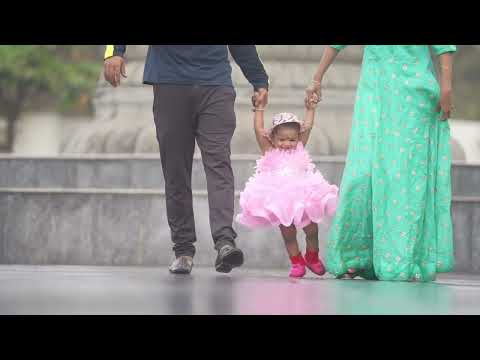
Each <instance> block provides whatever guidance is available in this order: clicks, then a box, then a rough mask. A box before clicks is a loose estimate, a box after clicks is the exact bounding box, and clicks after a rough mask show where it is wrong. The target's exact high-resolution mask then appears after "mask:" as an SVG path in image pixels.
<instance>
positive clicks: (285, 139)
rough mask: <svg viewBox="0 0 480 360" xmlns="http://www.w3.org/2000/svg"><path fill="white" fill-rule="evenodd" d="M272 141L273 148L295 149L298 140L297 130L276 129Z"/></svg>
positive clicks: (280, 127)
mask: <svg viewBox="0 0 480 360" xmlns="http://www.w3.org/2000/svg"><path fill="white" fill-rule="evenodd" d="M272 140H273V141H272V142H273V146H275V147H276V148H277V149H282V150H292V149H295V148H296V147H297V144H298V140H299V134H298V130H297V129H295V128H291V127H283V126H279V127H278V129H276V131H275V135H274V136H273V139H272Z"/></svg>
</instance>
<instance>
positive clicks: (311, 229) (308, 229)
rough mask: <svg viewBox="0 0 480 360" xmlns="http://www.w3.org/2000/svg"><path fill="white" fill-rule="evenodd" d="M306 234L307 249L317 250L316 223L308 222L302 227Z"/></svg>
mask: <svg viewBox="0 0 480 360" xmlns="http://www.w3.org/2000/svg"><path fill="white" fill-rule="evenodd" d="M303 231H304V232H305V235H306V242H307V251H317V252H318V225H317V224H315V223H310V225H307V226H305V227H304V228H303Z"/></svg>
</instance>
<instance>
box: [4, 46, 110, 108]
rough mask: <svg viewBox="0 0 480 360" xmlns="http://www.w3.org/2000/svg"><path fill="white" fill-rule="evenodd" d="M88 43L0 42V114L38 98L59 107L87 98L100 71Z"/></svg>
mask: <svg viewBox="0 0 480 360" xmlns="http://www.w3.org/2000/svg"><path fill="white" fill-rule="evenodd" d="M94 55H95V54H94V47H92V46H88V45H0V113H3V115H5V114H6V113H7V112H8V111H12V110H11V109H12V108H17V110H18V111H21V110H22V109H23V108H24V107H25V106H27V105H28V104H29V103H32V102H33V103H34V102H35V101H38V99H39V98H41V99H44V98H49V99H53V100H54V101H53V102H54V103H55V104H56V105H58V106H59V109H60V110H67V109H69V108H71V107H73V106H74V105H75V104H76V103H77V102H78V101H79V99H83V101H85V99H90V98H91V94H92V93H93V91H94V89H95V85H96V81H97V79H98V75H99V73H100V71H101V66H102V64H101V62H99V61H98V60H97V61H96V62H93V61H91V59H94V57H95V56H94Z"/></svg>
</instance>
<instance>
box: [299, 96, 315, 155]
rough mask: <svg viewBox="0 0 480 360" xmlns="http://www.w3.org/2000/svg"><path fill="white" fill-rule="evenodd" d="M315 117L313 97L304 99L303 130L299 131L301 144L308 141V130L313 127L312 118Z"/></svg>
mask: <svg viewBox="0 0 480 360" xmlns="http://www.w3.org/2000/svg"><path fill="white" fill-rule="evenodd" d="M314 119H315V103H314V99H311V100H310V101H307V100H305V119H304V122H303V131H302V132H301V133H300V141H301V142H302V144H303V146H305V145H306V144H307V142H308V138H309V137H310V131H311V130H312V127H313V120H314Z"/></svg>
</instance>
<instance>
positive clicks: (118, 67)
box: [103, 56, 127, 87]
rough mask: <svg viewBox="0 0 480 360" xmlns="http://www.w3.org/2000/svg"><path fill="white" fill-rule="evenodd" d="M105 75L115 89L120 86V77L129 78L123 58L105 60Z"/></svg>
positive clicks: (114, 57) (113, 57)
mask: <svg viewBox="0 0 480 360" xmlns="http://www.w3.org/2000/svg"><path fill="white" fill-rule="evenodd" d="M103 74H104V76H105V80H107V81H108V82H109V83H110V84H112V86H113V87H117V86H119V85H120V75H121V76H123V77H124V78H126V77H127V73H126V70H125V60H124V59H123V57H121V56H112V57H109V58H108V59H106V60H105V62H104V64H103Z"/></svg>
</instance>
